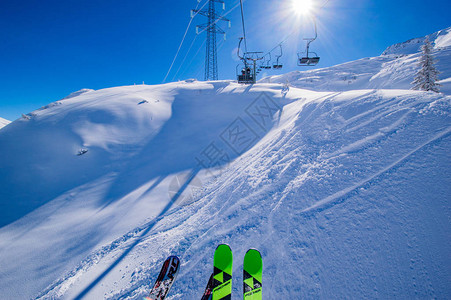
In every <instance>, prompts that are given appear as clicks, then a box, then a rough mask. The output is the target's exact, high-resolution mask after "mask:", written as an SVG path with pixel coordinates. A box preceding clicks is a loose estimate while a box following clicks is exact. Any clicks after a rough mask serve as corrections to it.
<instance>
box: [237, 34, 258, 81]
mask: <svg viewBox="0 0 451 300" xmlns="http://www.w3.org/2000/svg"><path fill="white" fill-rule="evenodd" d="M243 40H244V38H240V42H239V44H238V50H237V55H238V57H239V58H240V59H241V61H242V62H243V65H244V66H243V67H242V68H241V70H240V71H238V67H239V66H240V65H237V67H236V75H237V80H238V83H244V84H254V83H256V81H257V74H258V73H259V72H257V61H259V60H262V59H263V58H264V57H262V56H261V53H263V52H245V53H244V55H243V56H240V48H241V42H242V41H243ZM249 62H251V63H252V64H251V63H249ZM260 71H261V70H260Z"/></svg>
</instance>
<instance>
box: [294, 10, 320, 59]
mask: <svg viewBox="0 0 451 300" xmlns="http://www.w3.org/2000/svg"><path fill="white" fill-rule="evenodd" d="M313 23H314V25H315V37H313V38H305V39H304V40H305V41H307V46H306V50H305V52H303V53H298V66H301V67H309V66H312V67H313V66H316V65H317V64H318V63H319V59H320V57H319V56H318V54H316V53H315V52H312V51H309V50H310V43H312V42H313V41H314V40H316V38H317V37H318V32H317V30H316V21H315V19H313Z"/></svg>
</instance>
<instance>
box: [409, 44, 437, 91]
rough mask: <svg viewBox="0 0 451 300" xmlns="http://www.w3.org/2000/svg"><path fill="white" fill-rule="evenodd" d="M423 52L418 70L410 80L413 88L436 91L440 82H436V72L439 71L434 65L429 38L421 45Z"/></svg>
mask: <svg viewBox="0 0 451 300" xmlns="http://www.w3.org/2000/svg"><path fill="white" fill-rule="evenodd" d="M421 50H422V52H423V54H422V56H421V58H420V62H419V63H418V67H419V68H420V70H419V71H418V73H417V75H416V76H415V79H414V80H413V82H412V85H413V88H412V89H414V90H422V91H433V92H436V93H438V92H439V87H440V84H438V83H437V80H438V74H440V72H439V71H438V70H437V68H436V67H435V63H436V61H435V59H434V57H433V56H432V53H431V52H432V44H431V42H430V41H429V38H426V40H425V41H424V45H423V46H421Z"/></svg>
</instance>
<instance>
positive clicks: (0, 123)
mask: <svg viewBox="0 0 451 300" xmlns="http://www.w3.org/2000/svg"><path fill="white" fill-rule="evenodd" d="M9 123H11V121H8V120H6V119H3V118H0V129H2V128H3V127H5V126H6V125H8V124H9Z"/></svg>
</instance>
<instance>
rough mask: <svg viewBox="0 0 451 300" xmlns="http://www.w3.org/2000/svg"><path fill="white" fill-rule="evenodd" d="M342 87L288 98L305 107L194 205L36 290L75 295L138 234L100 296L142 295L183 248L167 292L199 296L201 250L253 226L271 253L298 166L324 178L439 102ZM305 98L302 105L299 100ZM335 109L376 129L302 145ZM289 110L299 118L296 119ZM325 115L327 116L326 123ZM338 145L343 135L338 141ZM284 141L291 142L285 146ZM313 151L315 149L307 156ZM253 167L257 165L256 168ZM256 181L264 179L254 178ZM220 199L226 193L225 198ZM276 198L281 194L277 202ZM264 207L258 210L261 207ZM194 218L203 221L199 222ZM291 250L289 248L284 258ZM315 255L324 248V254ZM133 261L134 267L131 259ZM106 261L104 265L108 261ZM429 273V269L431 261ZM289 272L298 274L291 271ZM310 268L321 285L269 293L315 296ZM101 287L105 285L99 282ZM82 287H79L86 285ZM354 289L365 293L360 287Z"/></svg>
mask: <svg viewBox="0 0 451 300" xmlns="http://www.w3.org/2000/svg"><path fill="white" fill-rule="evenodd" d="M344 95H346V94H344ZM344 95H343V94H342V93H333V94H327V95H324V96H320V97H314V98H313V99H312V100H310V101H305V100H299V101H298V102H294V103H292V104H290V105H288V106H289V107H290V108H291V106H294V105H295V104H297V108H296V110H298V111H299V112H296V111H291V112H290V108H289V107H285V108H286V110H287V112H286V113H284V115H283V116H282V123H281V124H279V125H278V126H279V128H274V129H273V130H272V131H271V132H269V133H268V134H267V136H266V137H265V138H263V140H262V141H261V142H260V143H258V144H257V145H256V146H255V147H254V148H255V149H254V150H251V151H249V152H248V153H247V154H246V155H245V156H244V157H240V158H239V159H238V161H236V162H234V163H233V164H232V165H231V166H229V167H228V170H226V171H225V172H224V173H223V174H222V176H221V177H220V179H219V181H216V182H215V181H213V182H210V184H208V185H207V186H205V187H204V192H203V195H202V196H201V197H200V198H198V199H197V200H196V201H195V202H194V203H193V204H192V205H189V206H186V207H178V208H177V207H176V208H174V209H172V210H171V211H169V212H168V213H167V214H166V215H165V216H164V217H162V218H160V219H159V220H151V221H150V222H149V223H147V224H145V225H142V226H140V227H137V228H135V229H133V230H132V231H130V232H129V233H127V234H126V235H124V236H122V237H120V238H118V239H116V240H115V241H113V242H112V243H111V244H108V245H106V246H104V247H102V248H101V249H100V250H98V251H96V252H94V253H93V254H91V255H90V256H89V257H88V258H87V259H85V260H84V261H83V262H81V263H80V265H79V266H78V267H76V268H75V269H74V270H73V271H71V272H69V273H68V274H67V275H66V276H63V277H61V278H60V279H59V280H58V281H56V282H55V283H53V284H52V285H51V286H50V287H48V288H47V289H46V290H45V291H43V292H42V293H41V295H40V296H39V297H37V298H38V299H48V298H52V297H63V298H66V297H69V298H71V297H74V296H75V295H76V294H77V293H74V292H70V291H71V290H73V289H74V287H76V286H80V284H79V282H80V279H82V278H83V277H87V278H95V275H94V277H93V275H92V274H99V272H101V269H106V268H108V264H112V263H113V262H114V261H115V260H116V259H117V258H118V257H119V256H121V253H124V252H127V251H128V250H127V249H128V248H129V247H130V245H131V244H134V243H135V242H136V241H137V240H139V243H138V244H137V245H136V247H135V249H133V251H132V252H130V253H129V254H128V257H126V258H125V260H124V262H120V263H119V265H117V266H116V267H115V269H114V270H113V271H114V272H113V273H117V272H119V273H121V274H123V275H122V280H124V278H129V279H127V280H125V282H126V284H125V286H124V285H123V284H121V286H122V287H121V288H119V289H118V290H116V291H114V289H113V290H111V291H110V292H108V290H105V292H104V293H102V294H98V292H96V293H95V294H94V295H98V296H99V295H102V297H104V298H109V299H138V298H140V297H141V296H142V295H144V294H146V292H147V291H149V290H150V288H151V285H152V284H153V281H154V279H155V276H156V275H155V274H156V273H158V269H159V267H160V262H161V260H162V259H163V258H164V257H165V256H167V255H170V254H174V253H176V254H179V255H181V261H182V265H181V274H180V275H179V277H178V280H177V282H176V284H174V287H173V289H174V290H173V291H172V292H171V295H172V296H170V297H169V299H185V298H186V297H188V298H192V297H196V296H195V295H200V294H201V293H202V289H203V288H204V285H205V284H206V282H203V281H202V278H205V276H207V275H208V274H209V271H208V266H209V265H210V263H209V261H210V260H211V258H212V257H210V256H212V253H205V251H204V250H200V249H210V250H211V249H214V248H215V246H216V245H217V244H218V243H220V242H224V241H229V243H230V241H233V240H235V239H238V240H239V241H243V240H242V239H243V237H239V236H241V235H243V234H244V235H246V234H249V232H255V233H258V236H262V234H263V233H264V232H270V233H271V234H270V236H267V237H266V238H263V239H261V240H257V239H252V240H251V242H250V243H249V242H247V244H249V246H250V247H256V248H259V249H261V250H262V253H263V254H264V256H265V254H266V256H267V255H268V253H267V252H268V251H269V248H268V246H269V245H276V244H277V242H271V240H272V239H274V237H273V233H274V232H278V231H280V229H279V228H278V226H279V225H277V224H278V223H279V221H278V220H279V218H280V210H281V209H283V210H285V207H286V206H287V204H288V205H291V204H289V203H290V202H287V201H291V200H289V198H290V197H291V196H290V194H291V193H292V192H291V191H290V189H293V185H292V184H293V183H292V182H293V181H292V180H293V179H294V178H299V177H298V175H295V174H297V173H298V169H299V166H300V165H304V166H306V167H307V168H308V170H307V171H306V172H305V173H303V175H302V176H303V178H304V179H303V180H307V181H308V180H312V179H314V178H315V177H317V176H318V175H316V174H315V173H316V172H317V171H315V170H318V168H319V169H321V168H324V167H326V166H327V165H328V164H334V160H336V159H340V158H342V157H343V155H345V156H346V155H349V154H353V153H354V154H357V153H359V151H360V152H361V151H369V150H371V149H373V148H374V147H377V144H378V143H381V141H384V140H387V139H388V138H390V137H392V136H393V135H396V132H397V131H399V130H401V129H402V130H406V128H408V126H409V124H408V122H407V121H406V119H407V118H408V117H410V118H412V119H415V118H416V115H417V114H418V113H419V112H420V111H422V110H426V111H427V107H430V106H432V107H433V105H431V103H434V101H436V100H431V99H419V98H412V95H411V94H408V95H406V96H396V97H392V96H385V95H384V92H382V93H381V92H379V91H377V90H373V91H368V92H365V91H363V92H359V93H358V94H357V96H358V97H356V98H355V100H353V101H351V102H349V101H348V99H349V98H346V96H345V97H344V98H343V96H344ZM378 99H380V100H382V101H380V100H378ZM435 99H436V98H435ZM367 101H369V102H367ZM366 102H367V103H366ZM448 102H449V99H448ZM298 103H302V104H301V105H299V104H298ZM353 103H354V104H353ZM365 103H366V104H365ZM356 104H357V105H363V106H364V107H366V106H368V105H370V106H371V105H374V107H373V108H370V109H362V110H361V111H359V109H358V108H357V107H356ZM365 105H366V106H365ZM311 108H313V109H311ZM356 108H357V109H356ZM349 109H353V111H354V113H353V115H352V116H347V117H346V118H343V113H344V112H346V111H348V110H349ZM284 111H285V110H284ZM326 112H329V113H326ZM330 114H332V115H333V116H334V117H333V118H332V119H335V120H337V121H338V122H339V123H336V124H335V125H337V126H336V127H334V128H333V130H334V131H343V132H345V134H348V135H351V136H352V135H354V134H356V133H358V132H359V130H366V129H372V128H375V129H376V130H375V133H374V134H372V135H370V136H366V137H365V138H363V139H360V140H357V141H352V142H351V143H350V144H349V145H343V146H342V147H341V148H340V149H337V150H334V149H331V150H332V152H331V153H327V152H325V153H321V154H320V153H316V152H315V150H314V149H313V150H311V149H310V150H309V149H308V148H309V147H312V146H313V147H315V144H316V142H314V141H312V140H311V141H310V144H309V143H307V144H306V146H305V148H303V149H302V150H299V148H298V147H299V145H300V144H299V143H300V141H301V140H302V139H305V137H302V132H304V131H308V129H307V128H308V127H309V126H311V124H312V122H313V124H314V122H319V123H318V124H324V123H322V120H325V119H329V120H330V119H331V118H330ZM290 115H292V116H295V117H294V118H293V117H290ZM318 116H320V120H319V121H318ZM391 116H395V117H391ZM383 119H387V120H389V121H390V122H391V123H384V124H382V125H383V126H382V125H379V124H378V125H377V126H375V125H374V124H375V123H377V122H380V120H383ZM283 120H285V122H283ZM287 120H290V121H287ZM406 122H407V123H406ZM295 124H296V125H295ZM299 126H301V128H302V126H307V127H306V129H305V130H299ZM450 132H451V127H447V128H445V129H442V130H441V131H440V132H438V133H437V134H435V135H434V136H433V137H432V138H429V139H428V140H426V141H425V142H422V143H421V144H419V145H418V144H417V145H415V146H414V149H411V150H409V151H408V152H407V153H405V154H403V155H401V156H400V157H399V158H397V159H396V160H394V161H392V162H390V163H389V164H388V165H385V166H380V169H379V170H378V171H377V172H374V173H372V174H367V175H366V177H365V178H363V179H362V180H360V181H358V182H357V183H355V184H353V185H351V186H350V187H348V188H345V189H341V190H338V191H336V192H334V193H333V194H331V195H329V196H326V197H324V198H320V199H318V200H315V202H314V204H312V205H310V206H308V207H304V208H302V209H300V210H298V212H297V213H296V218H304V220H305V221H304V222H309V221H308V220H315V219H316V218H317V217H316V215H318V214H319V215H324V214H325V213H326V211H327V210H329V209H330V208H333V207H334V206H336V205H337V204H341V203H343V201H344V200H345V199H346V198H348V197H349V196H348V195H349V194H352V193H353V192H354V191H356V190H360V189H362V188H365V187H366V186H367V185H368V184H369V183H370V182H372V181H374V180H375V179H377V178H379V177H381V175H383V174H385V173H388V172H396V169H397V168H398V167H399V166H400V165H402V164H403V163H404V162H405V161H407V160H409V158H410V157H412V156H413V155H414V154H417V153H418V152H420V150H425V149H427V148H428V146H430V145H431V144H434V143H435V142H437V141H440V140H443V139H444V138H446V137H448V136H449V133H450ZM276 136H278V138H276V139H274V137H276ZM324 137H325V138H326V140H327V139H329V138H330V137H328V136H327V135H326V136H324ZM356 137H357V136H356ZM308 139H309V138H308ZM308 139H307V140H308ZM320 144H321V143H320ZM339 144H340V143H338V144H337V145H339ZM295 145H297V146H295ZM286 147H288V149H290V150H288V149H285V148H286ZM277 149H278V150H277ZM284 149H285V150H284ZM287 151H288V152H287ZM299 151H300V152H301V153H302V151H307V152H304V153H302V154H301V153H299ZM309 151H312V152H311V153H310V154H309V153H308V152H309ZM299 155H300V156H299ZM312 155H313V156H312ZM262 163H263V164H264V165H267V166H268V168H265V167H264V165H262ZM256 166H259V167H257V168H256ZM258 169H261V170H265V169H266V171H263V173H261V174H265V173H266V174H268V175H269V174H270V173H271V172H274V174H278V175H269V177H266V179H263V178H264V177H265V176H263V178H261V179H258V177H261V175H260V176H255V177H252V176H253V175H252V174H253V173H254V171H253V170H255V171H256V170H258ZM257 172H258V171H257ZM237 174H241V175H237ZM282 174H286V175H287V176H282ZM242 176H244V177H243V178H242V179H238V178H241V177H242ZM273 176H276V177H273ZM293 176H294V177H293ZM271 178H273V179H271ZM276 178H278V179H277V181H274V180H275V179H276ZM256 179H257V181H255V180H256ZM262 179H263V180H262ZM268 180H269V182H271V181H272V182H274V183H276V184H275V186H274V187H271V186H270V185H268V183H269V182H268ZM296 180H297V179H296ZM265 181H266V182H265ZM294 182H296V181H294ZM249 188H251V190H249ZM225 195H238V196H235V197H234V198H235V199H236V200H232V199H231V198H229V199H228V200H226V199H227V198H228V197H226V198H224V196H225ZM240 195H243V197H240ZM264 195H265V196H264ZM307 196H308V195H307ZM237 197H239V198H237ZM261 197H265V198H266V199H265V200H264V201H263V203H267V205H265V204H263V203H261V204H260V205H259V207H260V206H263V207H265V206H267V207H266V208H263V211H261V208H253V207H255V205H256V203H258V202H255V200H256V199H262V200H263V199H264V198H261ZM218 198H221V199H224V200H226V201H221V202H218V200H219V199H218ZM238 199H239V200H238ZM251 199H254V200H251ZM271 199H274V200H276V199H278V200H276V201H274V202H273V203H271V201H272V200H271ZM254 209H256V210H255V213H256V216H260V217H257V218H255V217H252V218H251V219H254V221H250V220H247V219H246V218H242V217H241V216H242V215H243V213H241V211H249V210H251V211H252V210H254ZM259 210H260V212H259V213H257V211H259ZM220 216H226V219H225V220H227V222H237V221H238V220H240V219H242V221H238V222H237V223H235V225H233V226H232V228H226V227H224V224H221V223H219V224H215V222H214V220H215V219H217V218H221V217H220ZM200 220H202V221H200ZM293 220H294V219H293ZM149 224H155V227H153V228H152V230H151V231H149V232H148V233H147V234H146V235H145V236H143V235H142V233H143V232H145V231H146V228H147V227H148V226H149ZM193 224H197V225H196V226H193ZM201 224H202V225H201ZM226 224H227V223H226ZM259 227H260V228H259ZM194 228H197V229H194ZM239 228H241V229H239ZM237 230H238V231H237ZM283 231H285V230H282V232H283ZM263 236H264V235H263ZM168 237H171V238H170V240H169V241H164V240H165V239H166V238H168ZM218 239H219V240H218ZM177 240H179V242H176V243H175V245H174V241H177ZM163 241H164V242H163ZM180 241H183V242H182V244H180ZM286 242H287V241H284V242H283V243H286ZM162 243H163V244H165V245H166V246H163V248H166V247H168V248H166V249H173V250H172V251H168V250H166V251H164V252H163V253H159V254H157V255H156V256H154V255H151V254H150V253H158V251H156V249H157V248H155V246H153V245H160V246H159V247H161V244H162ZM279 243H280V242H279ZM311 243H312V241H310V242H301V243H300V244H297V245H296V246H295V248H296V249H299V250H300V251H307V252H303V253H304V254H303V255H306V254H307V253H308V252H309V251H311V250H309V249H311ZM235 244H236V242H235ZM238 244H239V242H238ZM159 247H158V248H159ZM151 249H153V250H151ZM232 249H234V245H232ZM235 249H236V248H235ZM238 249H239V250H238V251H236V250H235V251H234V253H236V252H238V253H236V254H235V256H236V257H238V258H239V257H240V256H242V255H244V252H245V249H240V248H238ZM276 249H277V247H276ZM279 249H280V255H281V257H280V258H279V259H287V260H289V259H290V257H291V255H290V254H288V253H286V254H284V253H285V251H284V250H283V248H279ZM293 249H294V248H293ZM302 249H304V250H302ZM199 251H202V252H201V253H202V254H200V255H199ZM127 253H128V252H127ZM144 253H148V254H146V255H144V256H149V255H151V257H152V258H150V257H149V259H150V260H149V259H147V260H145V261H143V254H144ZM287 254H288V256H286V255H287ZM316 255H320V254H319V253H317V254H316ZM411 255H412V257H417V260H418V262H420V261H423V260H421V250H419V249H417V250H415V251H414V252H412V254H411ZM135 260H137V261H135ZM267 260H269V266H268V267H267V268H266V269H265V274H268V275H267V276H269V277H266V278H270V277H272V276H279V275H277V274H279V273H280V271H276V269H274V265H273V263H271V262H272V261H274V260H273V259H272V258H270V257H268V258H267ZM274 262H275V261H274ZM149 263H150V264H151V265H150V266H148V267H145V265H148V264H149ZM423 263H424V262H423ZM276 264H277V263H276ZM132 265H133V266H135V267H131V266H132ZM101 266H103V268H102V267H101ZM99 267H101V269H99ZM127 267H128V268H129V269H130V270H128V271H124V268H125V269H127ZM234 267H235V268H236V269H237V270H239V269H240V267H241V262H240V261H239V259H237V262H236V264H235V266H234ZM121 270H122V271H121ZM93 272H94V273H93ZM124 272H125V273H124ZM306 272H307V273H305V274H308V271H307V270H306ZM422 272H426V271H425V269H424V268H423V271H422ZM89 274H91V275H89ZM289 274H291V275H292V276H296V275H295V273H293V272H292V271H290V273H289ZM309 276H310V277H309V279H308V280H307V279H306V280H307V282H308V281H311V280H313V282H317V283H316V285H315V284H313V285H312V284H311V283H310V285H311V286H310V285H308V286H310V288H308V289H307V291H305V290H302V289H298V288H295V289H294V290H293V291H291V292H287V291H286V290H280V289H279V288H277V287H276V286H274V285H272V284H270V283H269V282H267V284H268V285H269V286H268V289H270V291H267V292H266V293H268V294H269V295H268V294H267V295H268V296H269V297H270V298H272V297H274V296H275V294H280V295H284V296H283V297H292V296H293V295H299V294H302V295H305V296H306V297H307V298H308V297H313V295H317V296H318V295H320V294H321V293H323V292H324V291H323V289H324V288H321V280H320V277H321V275H320V274H319V273H317V272H313V273H312V274H310V275H309ZM372 276H376V274H373V275H372ZM113 277H116V276H113ZM207 277H208V276H207ZM236 277H238V276H235V277H234V295H237V293H239V289H237V288H236V287H237V286H239V281H238V278H236ZM286 278H288V277H285V279H286ZM105 279H106V280H107V282H111V279H110V280H108V275H107V277H105ZM207 279H208V278H207ZM198 281H199V282H198ZM204 281H205V280H204ZM301 281H303V280H301ZM84 282H86V281H84ZM101 282H102V281H101ZM196 282H197V283H196ZM117 284H118V283H116V284H113V285H111V283H110V284H109V286H110V288H113V287H114V286H117ZM186 286H194V287H195V288H194V290H193V291H191V292H189V291H187V290H186ZM80 287H82V286H80ZM304 287H306V285H304ZM96 288H97V289H98V287H96ZM76 290H78V291H80V290H79V289H76ZM430 291H433V288H432V283H430ZM354 292H355V293H359V289H358V290H356V291H354ZM360 292H361V291H360ZM373 292H374V294H373V296H374V295H379V292H378V289H375V290H374V291H373ZM421 294H422V293H421V291H419V292H418V295H421ZM70 295H72V296H70ZM88 295H90V294H88ZM290 295H291V296H290ZM309 295H310V296H309ZM432 295H433V294H432ZM91 297H93V296H91Z"/></svg>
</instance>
